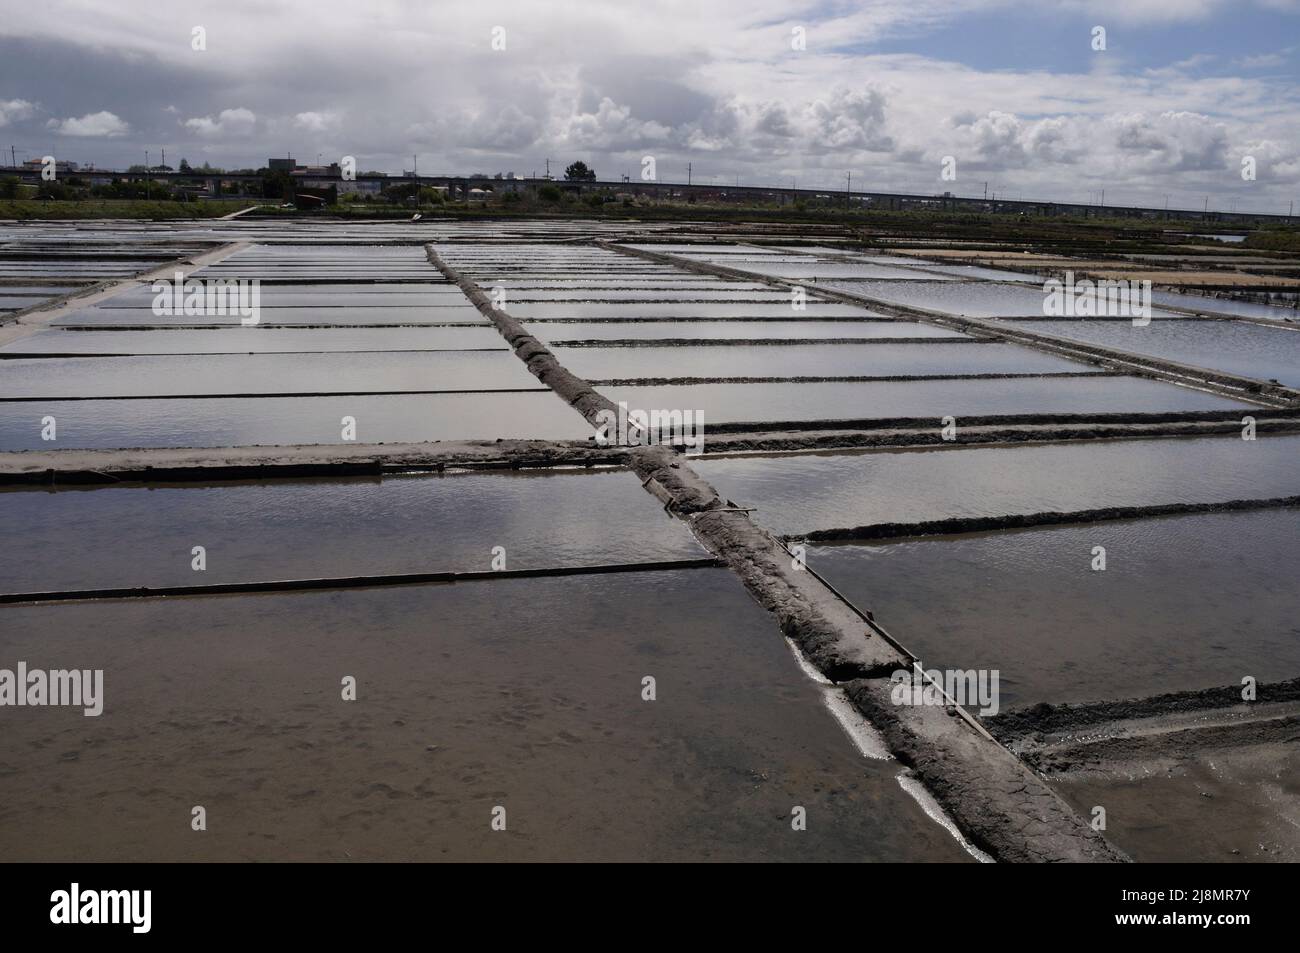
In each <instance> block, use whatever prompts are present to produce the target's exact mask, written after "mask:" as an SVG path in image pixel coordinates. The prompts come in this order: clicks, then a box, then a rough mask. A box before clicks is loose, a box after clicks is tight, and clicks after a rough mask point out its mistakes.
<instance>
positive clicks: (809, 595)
mask: <svg viewBox="0 0 1300 953" xmlns="http://www.w3.org/2000/svg"><path fill="white" fill-rule="evenodd" d="M425 248H426V251H427V253H428V257H429V261H430V263H431V264H433V265H434V267H436V268H437V269H438V270H439V271H440V272H442V274H443V275H444V276H446V277H447V278H448V279H449V280H450V281H453V282H455V283H456V284H457V286H459V287H460V289H461V291H463V292H464V294H465V296H466V297H467V298H469V300H470V301H471V302H473V303H474V305H475V307H477V308H478V309H479V311H480V312H481V313H482V314H483V315H484V316H485V317H486V318H487V319H488V320H489V321H491V322H492V324H493V325H494V326H495V327H496V328H497V330H498V331H500V332H501V335H502V337H504V338H505V339H506V341H507V342H508V343H509V344H510V345H511V347H512V348H513V349H514V351H515V354H516V355H517V356H518V357H519V359H520V360H522V361H523V362H524V363H525V365H526V366H527V367H528V370H529V371H530V372H531V373H532V374H533V375H534V376H535V377H537V378H538V380H540V381H542V383H544V384H546V385H547V386H548V387H550V388H551V389H552V390H554V391H555V393H556V394H557V395H558V396H560V397H561V398H562V399H564V400H565V401H566V402H567V403H568V404H569V405H570V406H571V407H573V408H574V409H575V410H577V411H578V413H580V414H582V416H583V417H584V418H585V419H586V420H587V421H588V423H590V424H592V426H593V428H595V427H597V426H599V424H600V423H601V420H600V418H599V417H598V415H599V414H600V412H601V411H608V412H615V413H616V412H617V409H618V408H617V407H616V406H615V404H614V403H613V402H612V401H610V400H609V399H608V398H606V397H605V396H604V395H602V394H599V393H597V392H596V390H595V389H594V388H592V386H591V385H590V384H589V383H588V382H587V381H585V380H583V379H582V378H580V377H577V376H576V375H574V374H573V373H571V372H570V371H568V370H567V369H566V368H564V366H563V365H561V364H560V362H559V361H558V360H557V359H556V357H555V355H554V354H553V353H551V351H550V350H549V349H548V348H547V347H546V346H545V345H544V344H542V342H541V341H539V340H538V339H537V338H536V337H534V336H533V335H532V334H530V333H528V331H527V330H526V329H525V328H524V326H523V325H522V323H521V322H520V321H519V320H518V319H516V318H514V317H512V316H511V315H510V314H508V313H507V312H505V311H504V310H500V309H497V308H495V307H493V305H492V301H491V299H490V298H489V297H488V295H487V294H486V293H485V292H484V291H483V290H482V289H481V288H480V287H479V286H478V285H477V284H476V283H475V282H474V281H472V280H470V279H469V278H466V277H464V276H462V275H461V274H460V273H459V272H458V271H457V270H456V269H455V268H453V267H451V266H450V265H448V264H447V263H446V262H445V261H443V260H442V258H441V257H440V256H439V255H438V252H437V250H436V249H435V247H434V246H433V245H432V244H429V245H426V246H425ZM655 257H656V259H657V258H659V256H655ZM664 257H665V258H667V256H664ZM668 263H669V264H673V265H677V264H678V262H677V261H676V260H671V259H670V260H668ZM746 277H747V278H748V277H749V276H746ZM628 460H629V463H630V464H631V466H632V468H633V469H634V470H635V471H636V473H637V474H638V475H639V476H640V477H641V479H642V485H643V486H644V487H645V488H646V490H648V491H649V492H650V493H652V494H653V495H654V496H655V497H656V498H657V499H659V500H661V501H663V503H664V506H665V509H667V510H668V511H669V512H671V513H673V514H674V515H676V516H677V517H678V518H679V519H682V520H683V521H685V522H686V523H687V524H688V525H689V526H690V527H691V529H692V531H693V532H694V533H695V536H696V538H697V539H699V540H700V542H701V543H702V544H703V545H704V546H705V548H706V549H708V551H709V552H711V553H713V554H714V555H715V556H717V557H719V558H720V559H721V560H722V561H723V562H725V563H726V565H727V566H728V567H729V568H730V569H731V570H732V571H733V572H734V573H735V574H736V575H737V576H739V577H740V580H741V581H742V582H743V583H744V585H745V588H746V589H748V590H749V592H750V594H751V595H753V596H754V598H755V599H757V600H758V602H759V604H760V605H762V606H763V607H764V608H765V609H767V610H768V611H769V612H771V613H772V614H773V615H774V616H775V617H776V620H777V622H778V625H779V627H780V629H781V632H782V633H783V634H784V635H785V636H786V637H787V638H788V639H790V641H791V642H793V643H794V644H795V645H796V646H797V647H798V648H799V650H800V651H801V652H802V653H803V655H804V656H805V657H806V658H807V660H808V661H809V662H810V663H811V664H812V665H813V667H814V668H816V669H817V671H819V672H821V673H822V674H823V675H825V676H826V677H827V678H829V679H830V680H831V681H833V682H835V683H837V684H839V685H840V686H841V687H842V688H844V689H845V691H846V692H847V694H848V697H849V698H850V699H851V700H852V701H853V703H854V704H855V705H856V707H857V708H858V710H859V711H861V712H862V714H863V715H865V716H866V717H867V719H868V720H869V721H870V722H871V724H872V725H874V726H875V727H876V728H877V729H878V730H879V731H880V732H881V733H882V735H883V736H884V738H885V740H886V743H887V745H888V747H889V750H890V751H891V752H892V753H893V754H894V756H895V757H897V758H898V760H899V761H901V762H902V763H903V764H904V765H905V766H906V767H908V768H910V769H911V770H912V772H913V776H914V777H915V778H916V780H918V781H919V782H920V783H921V784H922V785H923V786H924V787H925V789H926V790H928V791H929V793H930V794H932V795H933V796H934V798H935V800H936V801H937V802H938V803H939V805H940V806H941V807H942V808H943V809H944V810H945V811H947V813H948V814H949V815H950V816H951V818H952V819H953V821H954V822H955V823H956V825H957V827H958V829H959V830H960V831H961V833H962V834H964V835H965V836H966V838H967V839H968V840H969V841H970V843H971V844H973V845H974V846H975V847H977V848H979V849H980V850H982V851H985V852H987V853H988V854H989V855H991V856H992V857H993V858H994V859H995V860H999V861H1010V862H1058V861H1074V862H1118V861H1127V860H1128V858H1127V857H1125V856H1124V854H1122V853H1121V852H1120V851H1118V850H1117V849H1116V848H1114V847H1113V846H1112V845H1111V844H1110V843H1109V842H1108V841H1106V840H1105V838H1103V837H1102V836H1101V835H1100V834H1099V833H1098V832H1096V831H1094V830H1093V829H1092V828H1091V827H1090V826H1089V825H1088V824H1087V823H1085V822H1084V820H1083V819H1082V818H1081V817H1080V816H1079V815H1078V814H1076V813H1075V811H1074V810H1073V809H1072V808H1071V807H1069V805H1067V804H1066V803H1065V801H1064V800H1062V799H1061V798H1060V797H1059V796H1058V795H1056V794H1055V793H1054V792H1053V791H1052V790H1051V789H1050V788H1049V787H1048V786H1047V785H1046V784H1045V783H1044V782H1043V781H1042V780H1041V779H1040V778H1039V777H1038V776H1037V775H1036V774H1034V773H1033V772H1032V771H1031V770H1030V769H1029V768H1028V767H1027V766H1026V765H1025V764H1024V763H1022V762H1021V761H1020V759H1019V758H1017V757H1016V756H1015V755H1014V754H1012V753H1011V751H1009V750H1008V749H1007V748H1005V747H1003V746H1002V745H1001V744H1000V743H998V742H997V741H996V740H994V739H993V738H992V736H991V735H989V734H988V733H987V732H986V731H984V730H983V729H982V728H981V727H979V725H978V723H977V722H975V721H974V719H973V718H971V717H970V716H969V715H967V714H966V713H965V712H964V711H963V710H961V709H960V708H958V707H957V706H955V705H949V706H945V707H934V706H910V705H908V706H899V705H895V704H893V703H892V701H891V698H890V695H891V689H892V688H893V683H892V682H891V681H890V674H891V673H892V672H894V671H897V670H901V669H907V668H910V667H911V664H912V662H913V661H914V660H915V656H913V655H912V654H911V653H910V652H908V651H907V650H906V649H904V648H902V646H900V645H898V644H897V643H896V642H895V641H894V640H893V639H892V637H890V636H889V635H888V634H887V633H886V632H885V631H884V630H883V629H882V628H880V627H879V626H878V625H876V624H875V623H874V622H873V621H871V619H870V618H869V616H867V615H865V614H863V613H861V612H859V611H858V610H857V609H856V608H855V607H853V606H852V605H851V604H849V603H848V602H847V601H846V600H844V599H843V598H842V597H841V596H839V594H838V593H836V592H835V591H834V590H833V589H832V588H830V587H829V586H828V585H827V584H826V583H824V582H823V581H822V580H821V579H820V578H819V577H818V576H817V575H816V574H815V573H813V572H810V571H807V570H806V569H800V568H797V567H798V564H797V563H796V561H795V560H794V559H792V558H791V555H790V553H789V551H788V550H787V549H786V548H785V546H784V545H783V544H782V543H781V541H780V540H778V539H777V538H776V537H775V536H773V535H772V534H771V533H770V532H768V531H767V530H765V529H763V528H762V527H761V526H759V525H758V524H757V523H755V522H754V521H753V520H752V519H751V518H750V515H749V513H748V512H746V511H744V510H741V509H738V508H737V507H735V506H733V505H731V504H729V503H728V502H727V501H726V500H724V499H722V498H721V497H720V496H719V495H718V493H717V491H716V490H715V489H714V488H713V487H712V486H711V485H710V484H709V483H708V482H706V481H705V480H704V479H702V478H701V477H700V476H699V475H698V474H697V473H695V471H694V470H692V469H691V468H690V467H689V466H688V465H687V462H686V460H685V458H683V457H682V456H680V455H679V454H677V453H676V452H675V451H673V450H672V449H670V448H668V447H664V446H652V447H637V448H634V449H632V450H630V451H629V452H628Z"/></svg>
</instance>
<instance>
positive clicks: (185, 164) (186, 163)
mask: <svg viewBox="0 0 1300 953" xmlns="http://www.w3.org/2000/svg"><path fill="white" fill-rule="evenodd" d="M180 169H181V171H182V172H193V171H194V170H193V169H191V168H190V160H189V159H181V166H180Z"/></svg>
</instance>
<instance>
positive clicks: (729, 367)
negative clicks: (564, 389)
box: [554, 343, 1096, 380]
mask: <svg viewBox="0 0 1300 953" xmlns="http://www.w3.org/2000/svg"><path fill="white" fill-rule="evenodd" d="M554 352H555V356H556V357H557V358H558V359H559V361H560V363H561V364H563V365H564V366H565V367H567V368H568V369H569V370H570V371H572V372H573V373H575V374H577V375H578V376H579V377H586V378H588V379H594V380H608V379H611V378H644V377H818V376H821V377H835V376H864V377H865V376H872V375H878V376H888V375H924V374H994V373H1021V374H1036V373H1047V372H1085V371H1090V370H1096V368H1094V367H1093V366H1091V365H1087V364H1078V363H1076V362H1074V361H1067V360H1065V359H1063V358H1059V357H1054V356H1053V355H1050V354H1044V353H1042V352H1039V351H1033V350H1030V349H1028V348H1023V347H1018V346H1016V345H1010V344H977V343H969V344H967V343H958V344H948V343H944V344H929V343H917V344H800V345H792V346H789V347H765V346H747V345H740V344H738V345H731V346H727V347H721V348H713V347H710V348H693V347H619V348H598V347H577V348H566V347H557V348H555V349H554Z"/></svg>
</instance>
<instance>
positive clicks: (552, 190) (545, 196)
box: [537, 182, 561, 202]
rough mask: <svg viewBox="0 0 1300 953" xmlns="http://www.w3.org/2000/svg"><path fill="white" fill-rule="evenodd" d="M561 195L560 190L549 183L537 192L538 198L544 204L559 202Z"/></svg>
mask: <svg viewBox="0 0 1300 953" xmlns="http://www.w3.org/2000/svg"><path fill="white" fill-rule="evenodd" d="M560 195H561V192H560V190H559V189H558V188H556V187H555V186H554V185H551V184H550V183H549V182H548V183H546V184H545V185H543V186H542V187H541V188H539V189H538V190H537V197H538V198H539V199H541V200H542V201H543V202H558V201H559V200H560Z"/></svg>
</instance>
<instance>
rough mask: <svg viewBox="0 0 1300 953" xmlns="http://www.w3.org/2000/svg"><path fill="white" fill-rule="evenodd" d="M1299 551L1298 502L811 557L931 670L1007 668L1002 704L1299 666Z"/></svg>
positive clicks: (1147, 691)
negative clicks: (1096, 551)
mask: <svg viewBox="0 0 1300 953" xmlns="http://www.w3.org/2000/svg"><path fill="white" fill-rule="evenodd" d="M1096 546H1103V547H1105V550H1106V561H1107V562H1106V570H1105V571H1104V572H1094V571H1093V570H1092V569H1091V563H1092V560H1093V554H1092V553H1093V547H1096ZM1297 561H1300V511H1297V510H1295V509H1281V510H1270V511H1265V512H1254V513H1223V514H1212V515H1195V516H1179V517H1166V518H1162V519H1153V520H1133V521H1126V522H1120V523H1097V524H1093V525H1088V526H1069V527H1058V528H1040V529H1034V530H1025V531H1015V532H1003V533H992V534H979V535H967V536H959V537H945V538H928V539H916V540H909V541H901V542H893V543H887V544H872V545H844V546H820V547H810V549H809V552H808V564H809V565H810V566H812V567H813V568H814V569H816V570H817V571H818V572H820V573H822V574H823V575H825V576H826V577H827V578H828V579H829V580H830V582H831V583H832V584H833V585H834V586H835V587H836V588H837V589H839V590H840V591H841V592H843V593H844V594H845V595H846V596H848V598H849V599H851V600H852V601H853V602H854V603H855V604H857V605H858V607H859V608H869V609H871V610H872V612H873V613H874V614H875V617H876V619H877V620H878V621H879V622H880V623H881V624H882V625H884V626H885V628H886V629H888V630H889V631H890V633H891V634H892V635H894V637H895V638H897V639H899V640H900V641H901V642H902V643H903V644H904V645H906V646H907V647H908V648H909V649H910V650H911V651H913V652H915V653H916V654H918V655H919V656H920V657H921V659H922V660H923V662H924V663H925V665H926V667H935V668H941V669H946V668H961V669H969V668H976V669H979V668H984V669H997V670H999V672H1000V683H1001V685H1000V687H1001V702H1002V705H1003V706H1011V705H1025V704H1030V703H1035V702H1040V701H1046V702H1053V703H1059V702H1081V701H1101V700H1105V699H1119V698H1137V697H1145V696H1149V695H1155V694H1159V693H1162V692H1172V691H1184V690H1191V689H1199V688H1207V687H1211V686H1218V685H1239V684H1240V683H1241V679H1242V678H1243V677H1244V676H1246V675H1252V676H1254V677H1255V678H1257V679H1258V680H1259V681H1275V680H1279V679H1286V678H1293V677H1295V676H1297V675H1300V625H1297V621H1296V620H1297V619H1298V618H1300V588H1297V587H1296V585H1295V566H1296V564H1297Z"/></svg>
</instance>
